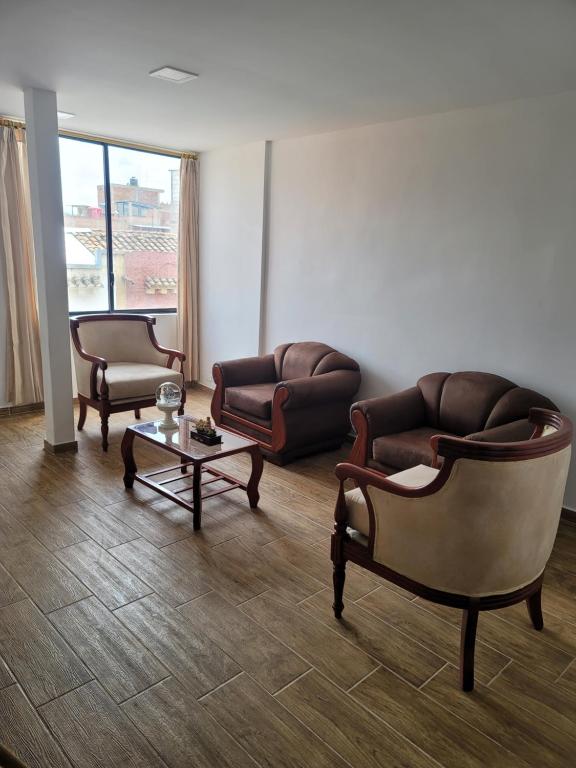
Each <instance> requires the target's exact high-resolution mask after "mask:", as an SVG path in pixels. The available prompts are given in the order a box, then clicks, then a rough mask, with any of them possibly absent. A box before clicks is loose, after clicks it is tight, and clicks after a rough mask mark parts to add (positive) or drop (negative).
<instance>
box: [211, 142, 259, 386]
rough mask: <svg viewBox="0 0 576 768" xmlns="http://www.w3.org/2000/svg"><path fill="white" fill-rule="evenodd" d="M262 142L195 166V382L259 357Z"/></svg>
mask: <svg viewBox="0 0 576 768" xmlns="http://www.w3.org/2000/svg"><path fill="white" fill-rule="evenodd" d="M265 165H266V143H265V142H258V143H256V144H247V145H245V146H243V147H234V148H231V149H225V150H220V151H214V152H206V153H205V154H203V155H202V158H201V162H200V337H201V338H200V381H201V382H202V383H203V384H206V385H209V386H211V385H212V373H211V371H212V364H213V363H214V362H215V361H217V360H229V359H233V358H237V357H247V356H250V355H257V354H258V346H259V333H260V301H261V293H260V288H261V281H262V267H263V211H264V189H265Z"/></svg>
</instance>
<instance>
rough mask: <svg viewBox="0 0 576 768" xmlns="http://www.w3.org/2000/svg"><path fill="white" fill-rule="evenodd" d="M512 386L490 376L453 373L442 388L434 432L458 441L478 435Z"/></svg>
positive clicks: (473, 372)
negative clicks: (468, 436) (458, 439)
mask: <svg viewBox="0 0 576 768" xmlns="http://www.w3.org/2000/svg"><path fill="white" fill-rule="evenodd" d="M515 386H516V385H515V384H513V383H512V382H511V381H508V379H503V378H502V377H501V376H495V375H494V374H492V373H478V372H476V371H464V372H462V373H453V374H452V375H451V376H448V378H447V379H446V381H445V382H444V386H443V387H442V395H441V397H440V410H439V418H438V428H439V429H441V430H442V431H448V432H451V433H452V434H454V435H458V436H459V437H464V435H469V434H470V433H472V432H480V430H482V429H484V426H485V424H486V421H487V419H488V417H489V416H490V414H491V412H492V410H493V408H494V406H495V405H496V403H497V402H498V400H500V398H501V397H502V395H504V393H505V392H507V391H508V390H510V389H512V388H513V387H515ZM494 426H495V425H494Z"/></svg>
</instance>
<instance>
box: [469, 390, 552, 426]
mask: <svg viewBox="0 0 576 768" xmlns="http://www.w3.org/2000/svg"><path fill="white" fill-rule="evenodd" d="M530 408H547V409H548V410H550V411H557V410H558V407H557V406H556V405H554V403H553V402H552V400H550V399H549V398H547V397H544V395H541V394H540V393H539V392H534V390H532V389H526V388H525V387H514V388H513V389H510V390H508V392H506V393H505V394H504V395H503V396H502V397H501V398H500V399H499V400H498V402H497V403H496V405H495V406H494V408H493V410H492V413H491V414H490V416H489V417H488V420H487V422H486V425H485V427H484V429H492V428H493V427H499V426H500V425H502V424H508V423H509V422H511V421H517V420H518V419H526V418H528V415H529V413H530Z"/></svg>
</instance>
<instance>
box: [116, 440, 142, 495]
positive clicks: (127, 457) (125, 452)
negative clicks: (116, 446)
mask: <svg viewBox="0 0 576 768" xmlns="http://www.w3.org/2000/svg"><path fill="white" fill-rule="evenodd" d="M134 438H135V434H134V432H132V430H131V429H127V430H126V432H124V437H123V438H122V445H121V448H120V450H121V451H122V458H123V460H124V486H125V487H126V488H132V487H133V485H134V476H135V475H136V472H137V471H138V467H137V466H136V462H135V461H134V451H133V445H134Z"/></svg>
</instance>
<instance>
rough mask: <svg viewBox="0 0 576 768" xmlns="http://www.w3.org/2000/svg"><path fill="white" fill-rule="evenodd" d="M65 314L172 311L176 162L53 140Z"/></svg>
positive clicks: (105, 146) (148, 154)
mask: <svg viewBox="0 0 576 768" xmlns="http://www.w3.org/2000/svg"><path fill="white" fill-rule="evenodd" d="M60 163H61V168H62V196H63V203H64V225H65V240H66V262H67V267H68V300H69V304H70V311H71V312H96V311H114V310H119V311H126V310H132V309H138V310H152V311H171V310H174V309H176V299H177V276H178V201H179V192H180V190H179V181H180V161H179V159H178V158H177V157H170V156H168V155H161V154H156V153H153V152H143V151H140V150H135V149H125V148H123V147H116V146H113V145H108V144H106V143H101V142H93V141H84V140H81V139H71V138H61V139H60Z"/></svg>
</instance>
